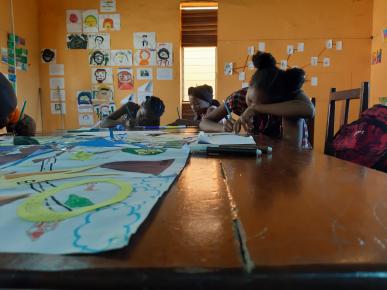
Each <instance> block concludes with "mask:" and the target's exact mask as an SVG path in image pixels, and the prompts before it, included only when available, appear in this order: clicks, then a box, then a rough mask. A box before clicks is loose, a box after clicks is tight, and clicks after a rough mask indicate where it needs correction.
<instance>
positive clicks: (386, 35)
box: [382, 28, 387, 43]
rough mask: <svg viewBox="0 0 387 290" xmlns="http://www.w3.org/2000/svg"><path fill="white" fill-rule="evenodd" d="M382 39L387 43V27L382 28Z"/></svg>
mask: <svg viewBox="0 0 387 290" xmlns="http://www.w3.org/2000/svg"><path fill="white" fill-rule="evenodd" d="M382 39H383V42H384V43H387V28H385V29H383V30H382Z"/></svg>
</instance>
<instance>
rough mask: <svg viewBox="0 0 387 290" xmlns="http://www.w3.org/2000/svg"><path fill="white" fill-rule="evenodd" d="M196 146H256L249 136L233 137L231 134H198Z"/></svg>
mask: <svg viewBox="0 0 387 290" xmlns="http://www.w3.org/2000/svg"><path fill="white" fill-rule="evenodd" d="M197 143H198V144H213V145H249V144H256V143H255V141H254V138H253V137H251V136H248V137H245V136H240V135H235V134H233V133H204V132H200V133H199V136H198V141H197Z"/></svg>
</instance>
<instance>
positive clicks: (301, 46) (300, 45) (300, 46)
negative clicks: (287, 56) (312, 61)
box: [297, 42, 305, 52]
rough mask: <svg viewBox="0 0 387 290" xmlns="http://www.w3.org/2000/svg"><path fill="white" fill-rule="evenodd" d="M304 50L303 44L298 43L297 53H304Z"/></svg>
mask: <svg viewBox="0 0 387 290" xmlns="http://www.w3.org/2000/svg"><path fill="white" fill-rule="evenodd" d="M304 49H305V43H303V42H299V43H298V45H297V52H304Z"/></svg>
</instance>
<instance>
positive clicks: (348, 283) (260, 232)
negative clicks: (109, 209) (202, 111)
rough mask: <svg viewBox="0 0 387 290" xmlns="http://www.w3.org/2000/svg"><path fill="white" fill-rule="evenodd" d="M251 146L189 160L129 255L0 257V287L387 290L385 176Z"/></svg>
mask: <svg viewBox="0 0 387 290" xmlns="http://www.w3.org/2000/svg"><path fill="white" fill-rule="evenodd" d="M257 141H258V143H259V144H270V145H272V146H273V154H272V155H264V156H262V158H258V159H255V158H234V157H223V158H203V157H196V156H193V157H191V158H190V160H189V163H188V164H187V166H186V168H185V169H184V171H183V172H182V174H181V176H180V177H179V179H178V180H177V181H176V182H175V183H174V185H173V186H172V188H171V189H170V191H169V192H168V193H166V194H165V196H164V197H163V198H162V199H161V200H160V202H159V203H158V205H157V206H156V208H155V209H154V210H153V211H152V213H151V215H150V216H149V218H148V219H147V220H146V222H145V223H144V224H143V225H142V226H141V228H140V230H139V231H138V232H137V233H136V234H135V236H134V237H133V238H132V240H131V242H130V244H129V246H127V247H126V248H124V249H121V250H117V251H112V252H107V253H103V254H99V255H88V256H85V255H72V256H55V255H54V256H50V255H21V254H0V288H41V289H58V288H66V289H72V288H73V289H98V288H106V289H113V288H114V289H119V288H125V289H142V288H143V289H215V288H217V289H218V288H219V289H235V288H239V289H257V287H258V286H259V287H260V288H261V289H312V288H313V289H328V288H329V289H335V288H338V287H340V289H342V288H343V287H344V288H348V289H356V288H364V289H377V288H379V289H387V281H386V280H387V178H386V177H387V175H386V174H384V173H381V172H377V171H374V170H370V169H366V168H364V167H361V166H358V165H355V164H351V163H349V162H345V161H342V160H339V159H336V158H332V157H328V156H324V155H321V154H319V153H316V152H313V151H301V150H298V149H296V148H292V147H290V146H288V145H287V144H286V143H283V142H278V141H271V140H268V139H265V138H258V140H257ZM2 234H4V233H2ZM113 286H114V287H113ZM371 286H372V287H371ZM327 287H328V288H327ZM369 287H371V288H369Z"/></svg>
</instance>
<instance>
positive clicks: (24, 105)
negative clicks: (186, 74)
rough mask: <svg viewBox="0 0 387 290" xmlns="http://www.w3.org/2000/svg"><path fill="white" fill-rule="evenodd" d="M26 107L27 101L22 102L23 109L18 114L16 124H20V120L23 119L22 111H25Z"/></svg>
mask: <svg viewBox="0 0 387 290" xmlns="http://www.w3.org/2000/svg"><path fill="white" fill-rule="evenodd" d="M26 106H27V101H24V104H23V108H22V110H21V112H20V116H19V120H18V122H20V121H21V119H22V118H23V115H24V110H25V109H26Z"/></svg>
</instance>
